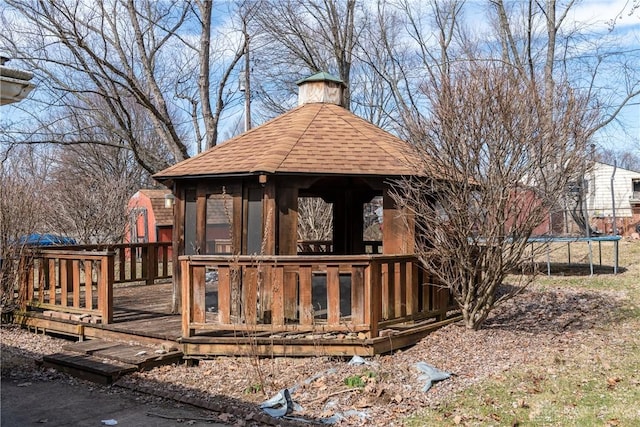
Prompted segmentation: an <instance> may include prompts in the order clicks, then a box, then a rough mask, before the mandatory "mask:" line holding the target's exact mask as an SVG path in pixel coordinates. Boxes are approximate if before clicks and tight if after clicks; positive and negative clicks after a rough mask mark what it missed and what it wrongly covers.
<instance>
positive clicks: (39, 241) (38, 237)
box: [18, 233, 77, 246]
mask: <svg viewBox="0 0 640 427" xmlns="http://www.w3.org/2000/svg"><path fill="white" fill-rule="evenodd" d="M18 243H19V244H20V245H26V246H54V245H76V244H77V243H76V241H75V239H72V238H71V237H66V236H57V235H55V234H38V233H33V234H27V235H26V236H22V237H20V238H19V239H18Z"/></svg>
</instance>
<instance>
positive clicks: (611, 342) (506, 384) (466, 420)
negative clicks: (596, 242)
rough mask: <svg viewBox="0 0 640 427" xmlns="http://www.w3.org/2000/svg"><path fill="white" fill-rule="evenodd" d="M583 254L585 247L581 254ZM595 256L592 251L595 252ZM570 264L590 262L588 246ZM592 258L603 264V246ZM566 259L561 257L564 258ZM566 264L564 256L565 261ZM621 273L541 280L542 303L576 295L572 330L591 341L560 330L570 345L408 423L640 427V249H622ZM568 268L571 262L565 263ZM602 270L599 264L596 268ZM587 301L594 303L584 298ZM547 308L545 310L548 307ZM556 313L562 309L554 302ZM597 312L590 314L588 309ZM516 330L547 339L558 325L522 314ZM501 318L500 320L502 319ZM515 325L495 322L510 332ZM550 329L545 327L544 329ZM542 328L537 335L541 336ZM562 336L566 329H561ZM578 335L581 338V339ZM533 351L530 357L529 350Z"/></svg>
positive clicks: (637, 245)
mask: <svg viewBox="0 0 640 427" xmlns="http://www.w3.org/2000/svg"><path fill="white" fill-rule="evenodd" d="M609 245H610V247H609V248H607V249H608V250H606V251H605V250H604V244H603V251H602V254H603V264H608V266H611V265H612V261H613V251H612V247H611V246H612V245H611V244H609ZM563 246H564V245H556V246H555V247H552V248H551V249H552V250H551V252H550V253H551V254H552V259H553V257H555V261H562V259H560V256H559V255H560V252H564V254H566V252H565V251H566V246H564V247H563ZM580 246H582V247H580ZM593 249H594V248H593V247H592V250H593ZM571 250H572V257H573V259H572V261H574V262H575V260H578V259H582V260H583V261H584V260H587V262H588V246H587V245H586V244H576V245H574V246H573V247H572V248H571ZM592 253H595V254H596V256H598V254H599V252H598V249H597V246H596V248H595V250H593V252H592ZM564 254H563V255H564ZM565 256H566V255H565ZM619 257H620V266H622V269H621V273H620V274H617V275H613V274H612V273H611V270H609V272H608V273H607V274H596V275H593V276H590V275H589V274H588V270H589V269H588V266H587V267H586V268H587V273H586V274H585V273H584V272H581V273H580V274H578V275H570V274H566V273H565V275H552V276H540V277H538V278H537V279H536V283H535V284H534V287H533V288H534V290H533V291H534V292H539V293H540V294H539V297H540V298H544V297H545V295H550V294H554V293H555V294H556V295H557V294H558V293H557V291H558V290H559V289H562V290H565V291H567V292H578V293H579V294H578V295H582V296H581V297H577V299H576V298H574V300H575V301H573V303H572V305H571V304H569V306H566V307H564V308H565V309H566V308H568V309H570V310H571V311H573V312H578V313H580V316H576V318H575V319H572V318H569V320H568V321H569V322H583V325H582V326H583V327H585V328H586V331H587V332H588V335H587V336H588V339H587V340H572V339H571V336H568V335H567V334H566V332H563V331H562V330H557V331H555V333H557V336H558V338H559V339H562V340H565V342H566V345H562V346H558V347H557V348H552V351H550V352H549V353H548V354H547V355H546V356H545V357H543V358H539V359H535V360H532V362H531V363H527V364H523V365H520V366H518V367H516V368H514V369H509V370H507V371H505V372H502V373H498V374H495V375H492V376H491V377H490V378H488V379H487V380H485V381H482V382H480V383H478V384H476V385H474V386H472V387H470V388H467V389H466V390H464V391H462V392H460V393H458V394H456V395H455V396H452V397H451V398H449V399H447V400H446V401H444V402H443V403H442V404H441V405H439V406H437V407H434V408H431V409H429V410H427V411H425V412H422V413H420V414H419V415H417V416H414V417H412V418H410V419H409V420H408V421H407V423H408V424H409V425H434V424H438V425H465V426H485V425H487V426H488V425H519V426H524V425H530V426H602V425H605V426H633V425H639V424H640V407H638V402H640V334H638V330H640V305H639V304H640V303H639V301H640V242H638V241H635V242H633V241H621V242H620V251H619ZM565 261H566V259H565ZM596 262H597V261H596ZM586 296H593V298H591V297H586ZM548 303H549V301H547V302H545V304H548ZM555 303H556V305H557V306H561V305H562V304H558V301H555ZM591 304H593V305H592V306H591V307H590V305H591ZM603 306H604V307H608V308H609V310H608V312H607V313H606V315H603V314H602V312H600V314H599V315H598V318H596V319H593V318H591V319H590V318H589V313H590V312H592V310H590V308H593V309H594V310H593V312H597V310H595V309H596V308H598V307H599V308H602V307H603ZM520 308H521V312H520V315H519V316H515V318H514V319H513V322H515V323H514V324H517V325H520V327H524V328H529V329H530V330H533V331H534V332H536V333H548V332H554V331H549V330H548V329H549V328H548V327H549V326H550V325H551V324H552V322H546V321H545V318H544V316H541V317H539V321H536V322H532V323H529V324H527V318H529V320H531V319H532V318H535V310H536V306H535V304H534V305H533V306H532V307H529V308H530V309H532V310H531V311H533V314H534V316H531V314H532V313H527V307H520ZM498 317H499V316H498ZM509 321H510V320H509V319H502V320H497V322H498V324H501V325H503V326H504V325H505V323H506V324H508V323H509ZM546 323H548V324H547V325H546V326H545V324H546ZM536 328H538V330H537V331H536ZM561 329H562V328H561ZM576 333H577V332H576ZM523 350H524V351H527V349H523Z"/></svg>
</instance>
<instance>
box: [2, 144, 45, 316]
mask: <svg viewBox="0 0 640 427" xmlns="http://www.w3.org/2000/svg"><path fill="white" fill-rule="evenodd" d="M4 148H7V147H3V150H2V152H0V160H1V161H0V180H1V181H2V185H0V286H1V290H0V292H1V294H0V297H1V300H0V306H1V307H2V310H3V312H4V310H5V309H11V307H12V305H13V303H14V289H16V283H17V282H16V280H17V278H18V273H19V270H18V268H19V260H20V258H21V256H22V254H23V252H24V251H25V249H26V248H25V245H24V241H21V240H20V239H21V238H22V237H23V236H26V235H29V234H31V233H34V232H37V231H42V229H43V226H44V224H45V217H44V215H43V211H42V209H40V207H41V200H40V198H39V195H41V194H42V192H43V188H44V182H45V178H46V176H47V173H48V168H47V166H46V164H45V163H44V162H42V161H40V160H39V157H38V156H36V155H34V150H33V149H31V148H28V147H13V148H12V149H11V151H5V150H4Z"/></svg>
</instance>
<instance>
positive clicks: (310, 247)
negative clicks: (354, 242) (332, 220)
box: [298, 240, 382, 255]
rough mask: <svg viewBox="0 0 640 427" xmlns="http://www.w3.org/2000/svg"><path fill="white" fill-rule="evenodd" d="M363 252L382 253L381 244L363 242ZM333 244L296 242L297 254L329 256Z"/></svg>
mask: <svg viewBox="0 0 640 427" xmlns="http://www.w3.org/2000/svg"><path fill="white" fill-rule="evenodd" d="M363 243H364V252H365V253H366V254H372V255H377V254H381V253H382V242H381V241H379V240H365V241H364V242H363ZM332 252H333V242H332V241H331V240H298V254H300V255H308V254H331V253H332Z"/></svg>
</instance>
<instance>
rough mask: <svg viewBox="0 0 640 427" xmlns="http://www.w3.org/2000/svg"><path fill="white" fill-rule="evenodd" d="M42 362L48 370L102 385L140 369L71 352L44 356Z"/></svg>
mask: <svg viewBox="0 0 640 427" xmlns="http://www.w3.org/2000/svg"><path fill="white" fill-rule="evenodd" d="M42 360H43V366H44V367H46V368H54V369H56V370H59V371H62V372H66V373H68V374H70V375H73V376H77V377H78V378H83V379H86V380H89V381H93V382H97V383H100V384H111V383H112V382H113V381H115V380H116V379H118V378H120V377H121V376H122V375H125V374H127V373H130V372H135V371H136V370H137V369H138V368H137V366H135V365H128V364H126V363H121V362H116V361H108V362H107V361H105V360H103V359H102V358H98V357H94V356H91V355H87V354H79V353H70V352H61V353H54V354H50V355H47V356H44V357H43V359H42Z"/></svg>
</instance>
